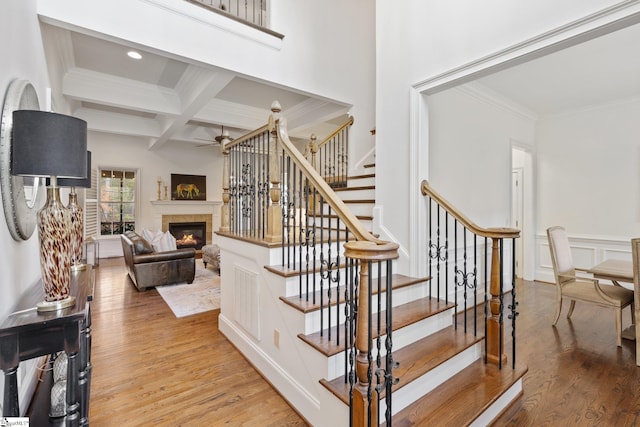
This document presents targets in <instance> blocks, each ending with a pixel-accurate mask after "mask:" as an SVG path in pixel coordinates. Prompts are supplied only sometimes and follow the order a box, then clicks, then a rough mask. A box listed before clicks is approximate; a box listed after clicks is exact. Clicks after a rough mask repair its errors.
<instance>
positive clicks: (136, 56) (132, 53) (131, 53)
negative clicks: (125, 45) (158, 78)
mask: <svg viewBox="0 0 640 427" xmlns="http://www.w3.org/2000/svg"><path fill="white" fill-rule="evenodd" d="M127 56H128V57H129V58H133V59H142V55H140V54H139V53H138V52H136V51H135V50H130V51H129V52H127Z"/></svg>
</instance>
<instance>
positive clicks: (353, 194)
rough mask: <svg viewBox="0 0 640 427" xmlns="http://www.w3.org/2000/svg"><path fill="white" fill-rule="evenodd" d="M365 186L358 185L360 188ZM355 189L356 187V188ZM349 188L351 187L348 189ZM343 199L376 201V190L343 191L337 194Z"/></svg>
mask: <svg viewBox="0 0 640 427" xmlns="http://www.w3.org/2000/svg"><path fill="white" fill-rule="evenodd" d="M360 186H363V187H364V184H361V183H358V187H360ZM354 187H355V186H354ZM347 188H349V187H347ZM336 194H337V195H338V197H340V198H341V199H343V200H344V199H375V197H376V190H375V188H366V189H350V190H341V191H338V192H337V193H336Z"/></svg>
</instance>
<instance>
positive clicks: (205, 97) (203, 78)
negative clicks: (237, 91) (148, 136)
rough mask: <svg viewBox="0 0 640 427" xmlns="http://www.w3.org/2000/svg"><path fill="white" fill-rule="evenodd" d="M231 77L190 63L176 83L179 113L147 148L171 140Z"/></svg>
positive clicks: (156, 146) (156, 147)
mask: <svg viewBox="0 0 640 427" xmlns="http://www.w3.org/2000/svg"><path fill="white" fill-rule="evenodd" d="M233 77H234V75H233V74H232V73H229V72H225V71H216V72H211V71H208V70H205V69H203V68H200V67H196V66H193V65H190V66H189V67H188V68H187V70H186V71H185V73H184V74H183V75H182V78H181V79H180V81H179V82H178V84H177V85H176V93H177V94H178V96H179V98H180V100H181V113H180V114H179V115H177V116H175V117H172V118H171V123H169V125H168V126H167V127H166V128H165V129H164V131H163V132H162V135H160V137H159V138H158V139H156V140H155V141H153V142H152V143H151V144H150V145H149V149H150V150H155V149H158V148H160V147H162V146H163V145H165V144H166V143H167V141H169V140H171V138H172V136H173V135H174V134H177V133H178V132H179V131H180V129H181V128H182V127H183V126H184V125H186V124H187V122H188V121H189V120H191V119H192V118H193V117H194V116H195V115H196V114H197V113H198V111H200V110H202V109H203V108H204V107H205V106H206V105H207V104H208V103H209V102H210V101H211V99H213V98H215V97H216V95H217V94H218V93H220V91H221V90H222V89H224V88H225V86H227V85H228V84H229V82H231V80H233Z"/></svg>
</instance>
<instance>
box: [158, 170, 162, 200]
mask: <svg viewBox="0 0 640 427" xmlns="http://www.w3.org/2000/svg"><path fill="white" fill-rule="evenodd" d="M161 185H162V177H161V176H159V177H158V200H161V199H160V186H161Z"/></svg>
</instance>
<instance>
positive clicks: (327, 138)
mask: <svg viewBox="0 0 640 427" xmlns="http://www.w3.org/2000/svg"><path fill="white" fill-rule="evenodd" d="M352 124H353V116H349V118H348V119H347V121H346V122H344V123H343V124H341V125H340V127H338V128H337V129H336V130H334V131H333V132H331V133H330V134H329V135H328V136H327V137H326V138H325V139H323V140H322V141H320V142H319V143H318V148H320V147H322V146H323V145H326V144H327V142H329V141H330V140H331V139H332V138H333V137H334V136H336V135H337V134H339V133H340V132H342V131H343V130H344V129H345V128H346V127H347V126H351V125H352Z"/></svg>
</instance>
